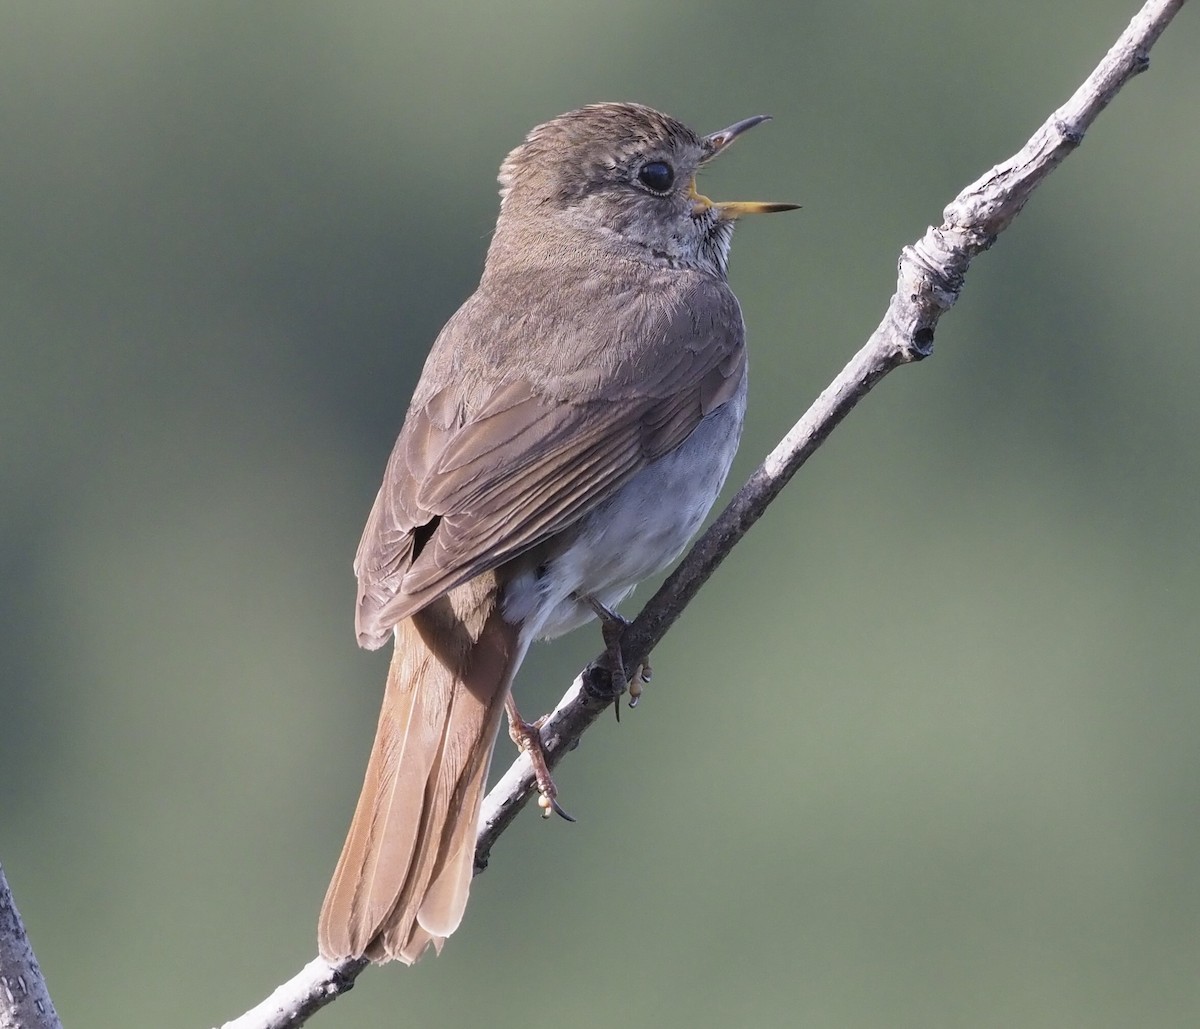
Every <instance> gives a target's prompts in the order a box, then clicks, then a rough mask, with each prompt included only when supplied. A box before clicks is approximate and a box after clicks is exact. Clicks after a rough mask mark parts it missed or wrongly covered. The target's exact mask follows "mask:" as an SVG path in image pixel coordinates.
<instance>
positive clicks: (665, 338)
mask: <svg viewBox="0 0 1200 1029" xmlns="http://www.w3.org/2000/svg"><path fill="white" fill-rule="evenodd" d="M765 120H766V116H765V115H763V116H758V117H754V118H747V119H745V120H744V121H740V122H738V123H736V124H735V125H731V126H730V127H729V128H727V129H722V130H721V131H720V132H714V133H712V134H711V135H708V136H700V135H697V134H696V133H695V132H693V131H692V130H691V129H689V128H687V127H686V126H684V125H683V124H681V123H680V122H678V121H676V120H675V119H674V118H670V117H668V116H667V115H664V114H660V113H659V112H657V111H654V110H652V109H650V108H648V107H643V106H640V105H637V104H628V103H609V104H595V105H593V106H590V107H584V108H582V109H580V110H577V111H571V112H570V113H568V114H564V115H562V116H560V117H558V118H555V119H553V120H552V121H549V122H546V123H545V124H544V125H539V126H538V127H537V128H535V129H533V130H532V131H531V132H530V133H529V135H528V136H527V137H526V139H525V141H524V142H523V143H522V144H521V145H520V146H518V147H517V148H516V149H515V150H513V151H512V153H510V154H509V155H508V157H507V158H506V159H505V161H504V163H503V164H502V166H501V168H500V177H499V181H500V216H499V219H498V221H497V222H496V231H495V235H494V236H493V238H492V243H491V246H490V248H489V250H488V255H487V261H486V264H485V267H484V271H483V278H482V280H481V281H480V283H479V288H478V289H477V290H476V291H475V293H474V294H472V296H471V297H470V298H468V300H467V301H466V302H465V303H464V304H463V305H462V307H460V308H459V309H458V311H457V312H456V313H455V314H454V316H453V317H452V318H451V319H450V321H449V322H447V324H446V326H445V328H444V329H443V330H442V332H441V334H440V335H439V336H438V338H437V341H436V342H435V343H434V346H433V350H432V352H431V353H430V355H429V358H428V360H427V361H426V363H425V368H424V371H423V372H422V374H421V379H420V382H419V383H418V384H417V388H416V392H415V393H414V394H413V398H412V403H411V404H410V406H409V409H408V415H407V417H406V418H405V421H404V427H403V429H402V430H401V432H400V437H399V439H398V440H397V442H396V446H395V449H394V450H393V451H392V456H391V458H390V460H389V461H388V465H387V470H386V472H385V473H384V478H383V484H382V486H381V487H380V489H379V494H378V496H377V497H376V499H375V506H374V508H373V509H372V511H371V514H370V517H369V518H368V520H367V525H366V529H365V531H364V532H363V536H362V542H361V543H360V544H359V548H358V556H357V559H356V561H355V566H354V567H355V572H356V573H357V575H358V607H357V614H356V619H355V621H356V628H357V632H358V641H359V644H360V645H361V646H364V647H368V648H371V649H374V648H377V647H381V646H383V644H384V643H386V642H387V640H388V638H389V637H394V640H395V652H394V655H393V657H392V662H391V667H390V669H389V672H388V678H387V686H386V690H385V693H384V699H383V710H382V712H381V714H380V717H379V728H378V731H377V733H376V737H375V744H374V747H373V749H372V751H371V756H370V760H369V763H368V766H367V772H366V780H365V782H364V783H363V788H362V794H361V796H360V797H359V801H358V807H357V808H356V810H355V812H354V818H353V821H352V822H351V825H350V831H349V835H348V837H347V839H346V843H345V846H344V848H343V850H342V854H341V858H340V859H339V861H338V865H337V869H336V871H335V872H334V876H333V881H332V882H331V883H330V885H329V890H328V893H327V895H326V897H325V903H324V906H323V908H322V910H321V917H320V924H319V929H318V939H319V945H320V951H321V954H322V956H324V957H325V958H326V959H328V960H331V961H336V960H341V959H345V958H352V957H362V956H365V957H368V958H370V959H372V960H375V961H387V960H391V959H396V958H398V959H399V960H401V961H404V962H406V963H410V962H412V961H415V960H416V959H417V958H418V957H419V956H420V955H421V953H422V952H423V951H424V950H425V948H426V947H427V946H428V945H429V944H430V943H432V944H433V945H434V946H435V947H436V948H438V949H439V950H440V949H441V946H442V943H443V942H444V941H445V939H446V937H447V936H449V935H450V934H451V933H453V932H454V930H455V929H456V928H458V925H459V922H460V921H461V920H462V916H463V909H464V907H465V905H466V901H467V891H468V888H469V886H470V883H471V876H472V866H473V856H474V851H475V835H476V827H477V822H478V818H479V808H480V802H481V800H482V798H483V795H484V790H485V785H486V779H487V772H488V765H489V763H490V761H491V755H492V749H493V746H494V744H495V739H496V733H497V730H498V727H499V724H500V713H501V711H502V710H503V709H504V708H506V707H507V709H508V713H509V722H510V731H511V732H512V733H513V736H514V739H516V740H517V741H518V743H519V744H520V745H522V746H523V747H524V748H526V749H528V750H530V753H531V757H532V758H533V759H534V765H535V769H536V770H537V773H538V785H539V789H541V791H542V793H543V797H544V799H545V802H546V803H547V804H549V805H552V806H554V807H555V808H556V809H557V801H556V800H555V797H554V784H553V782H552V781H551V779H550V776H549V773H548V771H547V769H546V764H545V761H544V756H543V755H542V754H541V751H540V744H539V742H538V735H537V730H536V727H535V726H533V725H530V724H529V723H526V722H524V721H523V720H522V719H521V718H520V715H519V714H518V713H517V710H516V707H515V705H514V703H513V701H512V698H511V694H510V687H511V686H512V681H513V677H514V676H515V675H516V672H517V668H518V667H519V666H520V664H521V660H522V658H523V657H524V656H525V653H526V650H527V649H528V647H529V645H530V643H532V642H533V641H534V640H536V639H545V638H550V637H554V636H559V635H561V634H562V633H565V632H567V631H569V630H570V629H573V628H575V627H577V626H579V625H582V624H583V623H585V622H587V621H589V620H590V619H592V618H595V617H597V615H599V616H600V617H601V618H602V619H603V620H604V622H605V623H606V624H607V627H608V629H609V630H610V632H607V633H606V638H608V639H609V640H610V650H611V649H613V648H612V646H611V641H612V640H614V639H615V638H616V635H619V627H620V622H619V620H618V616H616V615H615V614H613V613H612V609H613V608H615V607H616V605H617V604H618V603H619V602H620V601H621V599H622V598H624V597H625V596H626V595H627V594H628V593H629V592H630V590H632V589H633V587H634V585H635V584H636V583H637V582H638V581H639V580H640V579H643V578H645V577H646V576H648V575H651V574H652V573H654V572H655V571H657V570H659V569H661V568H663V567H664V566H665V565H667V564H669V563H670V562H671V561H673V560H674V559H675V558H676V557H677V556H678V555H679V553H680V552H681V551H682V549H683V547H684V545H685V544H686V543H687V541H688V540H689V539H690V538H691V537H692V536H693V535H694V534H695V532H696V531H697V530H698V529H699V527H700V524H701V522H702V521H703V519H704V517H705V515H706V514H707V513H708V511H709V508H710V507H711V506H712V504H713V501H714V500H715V499H716V497H717V493H718V492H719V490H720V489H721V485H722V483H723V482H724V481H725V476H726V474H727V473H728V471H729V466H730V463H731V462H732V460H733V455H734V452H735V450H736V449H737V445H738V440H739V438H740V436H741V430H742V420H743V416H744V414H745V410H746V351H745V346H744V332H745V330H744V326H743V323H742V314H741V310H740V308H739V307H738V302H737V299H736V298H735V297H734V295H733V293H732V292H731V290H730V288H729V286H728V284H727V282H726V265H727V261H728V257H729V244H730V240H731V238H732V236H733V229H734V222H735V221H736V220H737V219H738V218H740V217H741V216H743V215H747V214H756V213H768V212H773V211H784V210H789V209H791V208H793V207H794V206H795V205H793V204H765V203H714V202H713V201H711V200H709V199H708V198H707V197H705V196H702V195H701V194H700V193H698V192H697V190H696V181H695V176H696V173H697V172H698V171H699V170H700V168H701V167H702V166H703V165H704V164H705V163H706V162H708V161H710V160H711V159H712V158H714V157H716V156H717V155H718V154H720V153H723V152H724V151H725V149H726V148H727V147H728V146H729V145H730V143H732V142H733V140H734V139H736V138H737V137H738V136H739V135H741V134H742V133H743V132H744V131H745V130H746V129H749V128H751V127H753V126H755V125H758V124H759V123H761V122H763V121H765ZM614 626H615V627H616V629H617V630H618V631H617V633H616V634H614V633H613V632H611V630H612V629H613V628H614Z"/></svg>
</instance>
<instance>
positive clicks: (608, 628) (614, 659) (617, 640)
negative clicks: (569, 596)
mask: <svg viewBox="0 0 1200 1029" xmlns="http://www.w3.org/2000/svg"><path fill="white" fill-rule="evenodd" d="M580 599H582V600H583V601H584V603H586V604H587V605H588V606H589V607H590V608H591V609H592V610H593V611H595V612H596V617H597V618H599V619H600V633H601V635H602V636H603V637H604V649H605V652H606V655H607V657H608V667H607V669H606V670H607V672H608V676H609V685H608V696H609V697H611V698H612V699H613V700H614V701H615V700H616V698H618V697H620V696H621V694H622V693H624V692H625V691H626V690H627V689H628V690H629V706H630V707H637V706H638V701H639V700H641V699H642V689H643V687H645V686H646V684H647V683H649V682H650V677H651V675H653V674H654V672H653V670H652V669H651V667H650V658H649V657H645V658H643V659H642V661H641V663H640V664H639V665H638V666H637V667H636V668H635V669H634V670H633V675H632V676H630V675H628V674H627V673H626V671H625V658H624V657H623V655H622V654H621V640H622V639H623V638H624V636H625V630H626V629H628V628H629V624H630V623H629V619H628V618H626V617H624V616H623V615H620V614H618V613H617V612H616V611H614V610H613V609H612V608H610V607H608V606H607V605H606V604H602V603H600V601H598V600H597V599H596V598H595V597H591V596H584V597H581V598H580ZM591 685H592V688H593V690H594V691H595V692H596V693H597V695H600V694H601V692H602V691H600V690H597V689H596V684H595V683H594V682H593V683H592V684H591ZM617 710H618V712H619V710H620V708H619V705H618V707H617ZM617 720H618V721H620V714H619V713H618V715H617Z"/></svg>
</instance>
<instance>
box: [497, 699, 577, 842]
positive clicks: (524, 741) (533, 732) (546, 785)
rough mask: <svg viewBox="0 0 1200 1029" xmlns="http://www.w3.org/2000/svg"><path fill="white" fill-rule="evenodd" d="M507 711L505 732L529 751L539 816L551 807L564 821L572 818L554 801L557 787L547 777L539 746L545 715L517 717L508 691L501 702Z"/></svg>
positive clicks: (548, 811) (547, 769) (548, 770)
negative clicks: (526, 719) (506, 696)
mask: <svg viewBox="0 0 1200 1029" xmlns="http://www.w3.org/2000/svg"><path fill="white" fill-rule="evenodd" d="M504 709H505V711H507V712H508V735H509V736H511V737H512V741H513V743H515V744H516V745H517V747H518V749H519V750H521V751H522V752H523V753H525V754H528V755H529V760H530V762H531V763H532V764H533V776H534V779H535V780H536V781H537V788H538V794H539V796H538V807H540V808H541V809H542V817H543V818H549V817H550V812H551V811H553V812H554V813H555V814H556V815H558V816H559V817H560V818H565V819H566V820H567V821H568V822H573V821H575V819H574V818H572V817H571V816H570V815H569V814H567V812H566V811H565V810H564V809H563V806H562V805H561V804H560V803H559V802H558V787H557V786H555V785H554V780H553V779H552V778H551V777H550V765H549V763H548V762H547V761H546V748H545V747H543V746H542V726H543V725H545V724H546V718H547V717H548V716H547V715H542V717H541V718H539V719H538V720H537V721H536V722H527V721H525V719H523V718H522V717H521V712H520V711H518V710H517V705H516V704H515V703H514V702H513V699H512V694H509V697H508V700H506V701H505V702H504Z"/></svg>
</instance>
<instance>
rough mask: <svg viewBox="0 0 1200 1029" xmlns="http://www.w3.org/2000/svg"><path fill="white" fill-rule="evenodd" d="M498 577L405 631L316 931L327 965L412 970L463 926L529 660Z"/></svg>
mask: <svg viewBox="0 0 1200 1029" xmlns="http://www.w3.org/2000/svg"><path fill="white" fill-rule="evenodd" d="M498 597H499V589H498V587H497V584H496V580H495V576H494V575H493V574H492V573H486V574H484V575H481V576H479V577H478V578H477V579H473V580H471V581H470V582H467V583H465V584H463V585H462V586H459V587H457V588H456V589H454V590H451V591H450V593H448V594H447V595H445V596H443V597H441V598H439V599H438V600H436V601H434V602H433V603H432V604H430V605H429V606H427V607H425V608H423V609H422V610H421V611H419V612H417V613H416V614H415V615H413V616H412V617H410V618H407V619H405V620H404V621H403V622H401V623H400V624H399V625H398V626H397V628H396V646H395V652H394V654H393V656H392V663H391V666H390V668H389V670H388V678H387V688H386V690H385V692H384V697H383V710H382V711H381V712H380V715H379V728H378V730H377V731H376V733H375V743H374V746H373V747H372V749H371V757H370V760H369V762H368V764H367V774H366V779H365V781H364V782H363V788H362V793H361V795H360V796H359V798H358V807H357V808H356V809H355V811H354V819H353V821H351V823H350V832H349V834H348V835H347V837H346V843H345V845H344V846H343V847H342V856H341V857H340V858H339V859H338V864H337V869H336V870H335V871H334V873H333V881H332V882H331V883H330V884H329V890H328V892H327V893H326V895H325V903H324V904H323V905H322V907H321V918H320V922H319V924H318V929H317V939H318V945H319V947H320V951H321V956H322V957H324V958H325V959H326V960H328V961H339V960H342V959H345V958H354V957H368V958H370V959H371V960H373V961H390V960H392V959H399V960H400V961H403V962H404V963H405V964H411V963H412V962H414V961H416V959H417V958H418V957H420V956H421V953H422V951H424V950H425V948H426V947H427V946H428V945H429V944H430V943H432V944H433V945H434V947H435V948H437V949H438V950H441V947H442V944H443V943H444V942H445V939H446V937H447V936H449V935H450V934H451V933H452V932H454V930H455V929H457V928H458V924H459V922H460V921H462V916H463V909H464V908H465V907H466V903H467V891H468V889H469V888H470V885H471V876H472V874H473V871H474V855H475V835H476V829H477V823H478V821H479V806H480V803H481V801H482V800H483V795H484V791H485V789H486V784H487V773H488V766H489V764H490V763H491V758H492V749H493V747H494V746H495V742H496V731H497V728H498V727H499V724H500V712H501V710H502V709H503V707H504V701H505V698H506V697H507V695H508V690H509V687H510V685H511V683H512V679H513V676H514V675H515V674H516V670H517V666H518V665H519V664H520V663H521V659H522V658H523V657H524V652H525V647H524V646H523V645H522V643H521V642H520V638H519V634H518V632H517V628H516V627H515V626H513V625H510V624H509V623H508V622H506V621H505V620H504V619H503V617H502V616H501V612H500V610H499V604H498Z"/></svg>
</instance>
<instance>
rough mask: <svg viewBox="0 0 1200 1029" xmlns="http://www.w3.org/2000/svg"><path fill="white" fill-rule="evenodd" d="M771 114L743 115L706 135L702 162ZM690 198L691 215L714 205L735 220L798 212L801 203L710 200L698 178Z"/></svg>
mask: <svg viewBox="0 0 1200 1029" xmlns="http://www.w3.org/2000/svg"><path fill="white" fill-rule="evenodd" d="M770 120H771V116H770V115H769V114H756V115H754V116H753V117H751V118H743V119H742V120H741V121H739V122H734V123H733V124H732V125H730V126H729V127H728V128H726V129H721V130H720V131H719V132H713V133H710V134H709V135H707V136H705V137H704V158H703V161H702V162H701V163H702V164H707V163H708V162H709V161H711V160H712V159H713V158H714V157H716V156H717V154H720V153H723V152H724V151H725V150H726V149H728V147H729V144H730V143H732V142H733V141H734V140H735V139H737V138H738V136H740V135H741V134H742V133H743V132H745V131H746V130H747V129H752V128H754V126H755V125H761V124H762V123H763V122H765V121H770ZM688 197H689V198H690V199H691V201H692V214H694V215H698V214H702V213H703V212H704V211H706V210H708V209H709V208H712V209H713V210H715V211H716V212H717V217H718V218H720V219H722V220H723V221H736V220H737V219H738V218H740V217H742V215H744V214H775V213H777V212H779V211H795V210H796V209H797V208H799V206H800V205H799V204H772V203H764V202H762V201H758V200H726V201H722V202H720V203H717V202H714V201H712V200H709V199H708V197H706V196H704V194H703V193H700V192H698V191H697V190H696V180H695V179H694V178H693V179H692V182H691V185H690V187H689V189H688Z"/></svg>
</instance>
